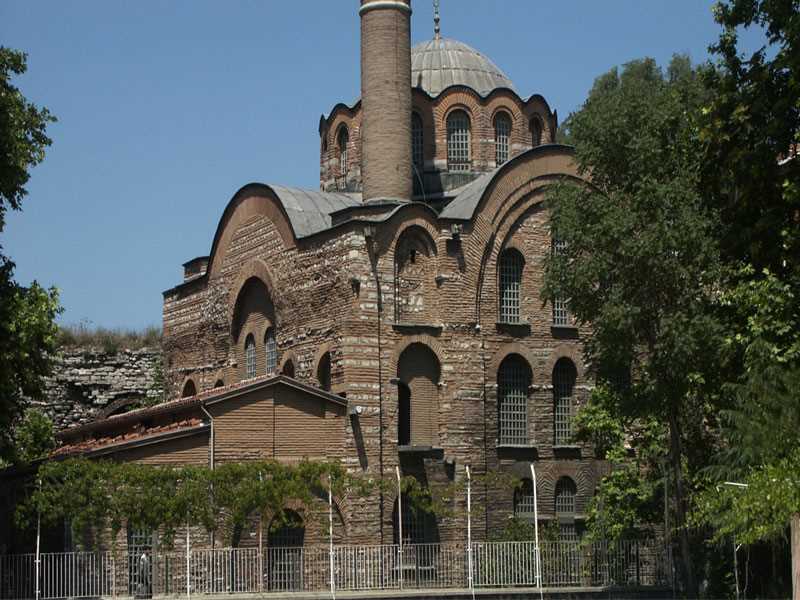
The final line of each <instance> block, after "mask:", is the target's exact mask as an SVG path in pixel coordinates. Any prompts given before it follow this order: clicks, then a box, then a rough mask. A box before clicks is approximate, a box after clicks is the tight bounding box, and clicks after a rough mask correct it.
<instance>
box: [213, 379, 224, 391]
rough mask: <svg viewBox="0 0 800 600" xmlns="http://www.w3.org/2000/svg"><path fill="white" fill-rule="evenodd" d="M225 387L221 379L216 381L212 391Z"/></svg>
mask: <svg viewBox="0 0 800 600" xmlns="http://www.w3.org/2000/svg"><path fill="white" fill-rule="evenodd" d="M221 387H225V382H224V381H222V379H217V382H216V383H215V384H214V389H216V388H221Z"/></svg>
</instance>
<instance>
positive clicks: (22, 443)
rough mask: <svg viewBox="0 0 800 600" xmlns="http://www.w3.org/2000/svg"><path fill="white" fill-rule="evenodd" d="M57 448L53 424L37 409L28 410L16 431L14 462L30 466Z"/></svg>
mask: <svg viewBox="0 0 800 600" xmlns="http://www.w3.org/2000/svg"><path fill="white" fill-rule="evenodd" d="M55 447H56V439H55V431H54V430H53V422H52V421H51V420H50V419H49V418H47V416H46V415H44V414H43V413H42V412H40V411H38V410H36V409H35V408H29V409H28V410H26V411H25V414H24V415H23V417H22V419H21V420H20V422H19V423H18V424H17V426H16V428H15V430H14V462H16V463H19V464H29V463H31V462H33V461H35V460H37V459H39V458H44V457H46V456H47V455H48V454H49V452H50V451H51V450H53V448H55Z"/></svg>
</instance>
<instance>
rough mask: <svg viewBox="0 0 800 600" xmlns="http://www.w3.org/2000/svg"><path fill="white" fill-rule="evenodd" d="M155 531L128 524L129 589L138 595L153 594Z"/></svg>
mask: <svg viewBox="0 0 800 600" xmlns="http://www.w3.org/2000/svg"><path fill="white" fill-rule="evenodd" d="M153 537H154V536H153V532H152V531H150V530H149V529H134V528H131V526H130V525H128V589H129V590H130V591H131V592H132V593H133V594H135V595H136V596H137V597H141V598H150V597H151V596H152V592H153V590H152V587H151V582H152V581H153Z"/></svg>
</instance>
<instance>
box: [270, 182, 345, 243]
mask: <svg viewBox="0 0 800 600" xmlns="http://www.w3.org/2000/svg"><path fill="white" fill-rule="evenodd" d="M269 187H270V189H272V191H273V192H275V195H276V196H277V197H278V200H280V202H281V204H282V205H283V208H284V210H285V211H286V214H287V216H288V217H289V221H290V223H291V225H292V229H293V230H294V234H295V235H296V236H297V237H298V238H304V237H308V236H311V235H314V234H315V233H319V232H320V231H325V230H326V229H330V228H331V226H332V224H333V219H332V218H331V214H332V213H335V212H336V211H339V210H343V209H345V208H350V207H353V206H360V205H361V195H360V194H341V193H337V192H317V191H312V190H301V189H298V188H289V187H284V186H282V185H270V186H269Z"/></svg>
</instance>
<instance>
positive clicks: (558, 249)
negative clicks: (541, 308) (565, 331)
mask: <svg viewBox="0 0 800 600" xmlns="http://www.w3.org/2000/svg"><path fill="white" fill-rule="evenodd" d="M566 248H567V243H566V242H565V241H563V240H559V239H557V238H554V239H553V248H552V252H553V256H559V255H561V254H563V253H564V251H565V250H566ZM567 305H568V302H567V300H565V299H564V298H561V297H558V296H557V297H555V298H553V325H569V322H570V319H569V310H568V306H567Z"/></svg>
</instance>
